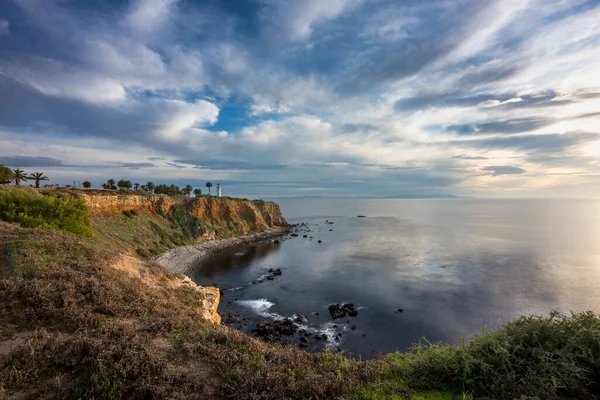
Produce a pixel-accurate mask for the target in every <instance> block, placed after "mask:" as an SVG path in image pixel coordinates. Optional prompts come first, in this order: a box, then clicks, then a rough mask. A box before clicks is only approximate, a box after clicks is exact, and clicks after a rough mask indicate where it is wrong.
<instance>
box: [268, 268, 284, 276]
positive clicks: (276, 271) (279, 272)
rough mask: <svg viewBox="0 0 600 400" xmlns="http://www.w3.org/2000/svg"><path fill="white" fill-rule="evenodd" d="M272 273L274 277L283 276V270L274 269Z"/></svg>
mask: <svg viewBox="0 0 600 400" xmlns="http://www.w3.org/2000/svg"><path fill="white" fill-rule="evenodd" d="M271 272H273V275H274V276H279V275H281V274H283V272H281V268H277V269H274V270H273V271H271Z"/></svg>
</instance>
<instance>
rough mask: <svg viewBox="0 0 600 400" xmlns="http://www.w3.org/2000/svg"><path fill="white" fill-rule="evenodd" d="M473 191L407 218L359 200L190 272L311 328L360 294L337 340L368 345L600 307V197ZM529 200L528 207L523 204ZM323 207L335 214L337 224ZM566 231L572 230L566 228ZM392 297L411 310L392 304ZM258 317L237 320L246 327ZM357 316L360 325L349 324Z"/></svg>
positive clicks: (368, 352)
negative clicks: (272, 271) (274, 240)
mask: <svg viewBox="0 0 600 400" xmlns="http://www.w3.org/2000/svg"><path fill="white" fill-rule="evenodd" d="M472 203H473V201H465V202H464V203H459V204H457V203H456V202H453V203H452V204H451V206H447V205H445V203H444V202H439V203H437V205H436V206H434V205H432V204H426V205H424V206H422V207H423V208H421V209H420V208H418V207H417V206H416V205H414V204H411V205H410V207H412V211H411V212H412V213H413V217H412V219H411V218H407V215H406V213H407V211H406V209H405V208H402V209H400V210H398V211H397V212H396V216H389V215H388V216H382V217H372V216H373V215H377V214H376V213H378V212H379V213H381V214H386V213H389V210H386V207H389V204H388V203H386V202H385V201H384V204H383V205H382V204H381V203H371V204H363V205H362V206H361V207H360V211H359V212H357V208H358V206H356V205H353V206H352V207H354V208H352V209H351V211H350V212H351V213H352V216H337V217H335V215H334V216H325V217H312V218H303V219H302V221H304V222H307V223H309V224H310V228H311V230H312V232H311V235H312V236H314V240H310V239H308V238H307V239H304V238H302V237H298V238H294V239H292V240H289V241H285V242H283V243H282V244H281V245H280V246H279V245H269V244H266V245H260V246H253V247H249V248H247V249H244V250H243V251H240V250H236V252H233V253H229V254H223V255H220V256H216V257H213V258H211V259H209V260H206V261H205V262H203V263H202V264H201V265H199V266H198V268H197V269H196V271H195V272H194V275H193V279H194V280H196V281H197V282H199V283H201V284H206V283H213V282H216V283H218V284H219V285H220V286H221V287H229V288H238V287H241V289H239V290H236V291H234V292H226V294H225V296H224V301H223V303H222V305H221V306H220V310H221V312H227V311H228V310H237V309H240V307H239V305H236V300H235V299H236V298H238V299H239V300H255V299H263V298H264V299H267V300H268V301H269V302H271V303H273V304H274V305H273V306H272V308H271V309H270V312H274V313H278V314H279V315H293V314H295V313H298V312H300V313H302V314H304V315H306V316H308V317H309V322H308V323H309V325H311V326H313V327H315V328H317V327H320V326H324V325H325V324H327V323H330V322H331V319H330V317H329V315H328V312H327V306H328V305H329V304H330V303H333V302H341V301H350V302H353V303H355V304H358V305H359V306H361V307H362V309H361V310H360V312H359V315H358V317H356V318H351V319H348V321H349V322H346V320H344V321H340V322H339V327H338V329H339V330H340V331H343V333H344V334H343V336H342V340H340V341H339V346H340V347H342V348H343V349H344V350H346V351H349V352H351V353H352V354H354V355H360V356H362V357H372V356H373V355H375V354H376V353H378V352H389V351H394V350H404V349H406V348H407V347H408V346H410V345H411V344H412V343H414V342H416V341H418V340H420V339H421V338H422V337H426V338H427V339H429V340H431V341H438V340H441V341H444V342H448V343H458V342H460V340H461V337H462V336H463V335H471V334H474V333H478V332H479V331H480V329H481V327H482V325H487V326H491V327H495V326H497V325H498V324H500V323H502V322H503V321H506V320H508V319H511V318H514V317H516V316H518V315H522V314H545V313H548V312H550V311H551V310H552V309H560V310H563V311H565V312H569V311H570V310H572V311H582V310H594V311H596V312H598V311H600V298H599V297H598V295H597V294H596V292H597V291H596V288H597V287H598V285H599V284H600V269H598V268H597V266H598V265H600V264H599V262H600V249H599V248H598V246H597V245H596V243H598V241H597V240H596V241H592V240H590V239H589V237H590V236H592V237H594V235H596V236H595V237H596V238H600V235H599V234H600V228H599V227H600V212H598V211H599V210H600V208H599V207H598V206H597V204H596V203H585V204H588V206H589V209H588V210H587V213H583V212H582V211H581V207H582V205H581V203H577V204H575V205H573V207H577V208H578V210H577V211H575V210H567V211H565V210H562V209H561V208H560V207H558V208H557V206H556V205H552V206H549V205H547V204H542V205H539V204H536V203H514V202H513V203H511V202H508V203H506V204H499V203H489V204H488V203H485V204H488V206H487V207H485V206H482V205H481V204H479V203H476V204H475V206H473V205H472ZM324 204H325V206H326V207H325V208H327V207H330V206H331V204H329V203H324ZM524 204H529V207H530V208H531V209H530V210H528V211H526V210H523V207H524ZM402 205H404V203H402V202H396V206H397V207H398V206H402ZM442 205H444V207H442ZM367 206H369V207H370V209H368V210H367V211H370V212H367V211H365V210H366V208H367ZM282 207H283V208H284V211H285V209H286V208H285V203H283V204H282ZM561 207H565V205H564V204H562V205H561ZM469 209H472V210H473V211H472V212H469V211H468V210H469ZM336 210H337V211H338V212H340V211H344V207H341V206H340V207H338V208H336ZM539 210H542V212H540V211H539ZM315 211H322V210H319V209H318V208H316V209H315ZM345 212H346V213H348V211H347V210H346V211H345ZM427 212H431V213H437V218H435V216H431V215H427ZM319 214H324V213H322V212H319ZM359 214H366V215H368V216H369V215H370V217H369V218H366V219H362V218H361V219H358V218H356V217H355V215H359ZM338 215H339V214H338ZM565 216H570V218H568V219H566V218H565ZM326 218H328V219H330V220H334V222H335V225H333V227H334V228H333V229H334V231H333V232H330V231H329V229H331V226H329V225H325V224H324V220H325V219H326ZM452 220H454V221H455V223H454V224H452V223H450V221H452ZM567 221H568V223H566V222H567ZM558 228H560V229H558ZM577 235H583V236H581V239H577ZM570 236H575V239H573V238H572V237H571V238H570V239H569V240H566V239H565V237H570ZM317 240H322V243H318V242H317ZM269 268H282V269H283V275H282V276H281V277H278V278H277V279H275V280H274V281H265V282H263V283H260V284H254V285H253V284H251V283H252V282H253V281H256V279H258V278H260V277H261V276H264V274H265V273H266V271H267V270H268V269H269ZM229 302H231V303H229ZM397 308H403V310H404V312H403V313H401V314H396V313H394V311H395V310H396V309H397ZM242 311H243V310H242ZM246 311H248V310H246ZM316 313H319V314H318V315H317V314H316ZM248 315H249V316H250V317H251V316H252V315H251V312H249V311H248ZM256 319H259V318H256ZM256 319H255V320H256ZM255 320H252V321H250V322H249V323H248V325H246V326H240V328H241V329H242V330H245V331H247V332H249V331H250V330H251V328H252V327H253V323H254V321H255ZM351 325H356V328H357V329H356V330H347V328H349V327H350V326H351Z"/></svg>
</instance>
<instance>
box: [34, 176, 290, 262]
mask: <svg viewBox="0 0 600 400" xmlns="http://www.w3.org/2000/svg"><path fill="white" fill-rule="evenodd" d="M42 193H43V194H46V195H48V194H59V195H61V196H63V197H67V198H76V199H81V200H83V201H84V202H85V204H86V207H87V209H88V214H89V218H90V222H91V227H92V231H93V233H94V235H95V236H96V237H98V238H99V239H100V240H101V241H102V242H104V243H106V244H108V245H109V246H110V247H112V248H113V249H115V250H119V251H123V250H125V251H136V252H137V253H138V254H139V255H158V254H161V253H163V252H165V251H166V250H168V249H171V248H174V247H177V246H183V245H190V244H197V243H201V242H205V241H209V240H215V239H224V238H233V237H238V236H247V235H252V234H260V233H265V232H270V231H272V230H282V229H283V230H285V229H287V227H288V223H287V221H286V220H285V218H284V217H283V215H282V213H281V210H280V208H279V206H278V205H277V204H276V203H273V202H269V201H262V200H248V199H236V198H230V197H213V196H202V197H199V198H186V197H170V196H164V195H152V194H142V193H138V192H127V193H122V192H118V191H113V190H94V189H92V190H76V189H64V188H63V189H59V190H52V189H50V190H42Z"/></svg>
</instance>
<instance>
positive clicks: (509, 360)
mask: <svg viewBox="0 0 600 400" xmlns="http://www.w3.org/2000/svg"><path fill="white" fill-rule="evenodd" d="M388 361H389V363H390V364H389V365H390V367H389V372H390V374H391V376H393V377H394V379H406V380H407V381H408V382H410V385H411V387H415V388H427V389H440V390H453V391H457V392H463V393H472V394H474V395H475V396H476V397H477V398H482V397H483V398H495V399H510V398H518V397H519V396H523V395H526V396H535V397H539V398H555V397H556V396H557V395H558V394H560V393H567V394H572V395H578V394H583V393H586V392H588V391H598V388H599V384H600V318H598V316H596V315H595V314H594V313H592V312H587V313H581V314H575V315H572V316H570V317H568V316H565V315H563V314H561V313H559V312H553V313H551V315H550V316H548V317H541V316H529V317H520V318H518V319H516V320H514V321H511V322H508V323H507V324H505V325H504V326H503V327H502V328H501V329H499V330H498V331H495V332H491V331H484V332H483V333H482V334H481V335H479V336H475V337H473V338H472V339H471V342H470V344H469V345H466V344H464V345H461V346H447V345H440V344H426V345H417V346H416V347H415V348H413V351H411V352H409V353H404V354H402V353H397V354H394V355H391V356H388Z"/></svg>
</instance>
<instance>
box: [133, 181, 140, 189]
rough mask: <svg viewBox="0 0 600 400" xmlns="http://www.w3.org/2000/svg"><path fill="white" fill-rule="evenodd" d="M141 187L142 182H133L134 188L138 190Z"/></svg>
mask: <svg viewBox="0 0 600 400" xmlns="http://www.w3.org/2000/svg"><path fill="white" fill-rule="evenodd" d="M139 188H140V184H139V183H137V182H136V183H134V184H133V189H134V190H138V189H139Z"/></svg>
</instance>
